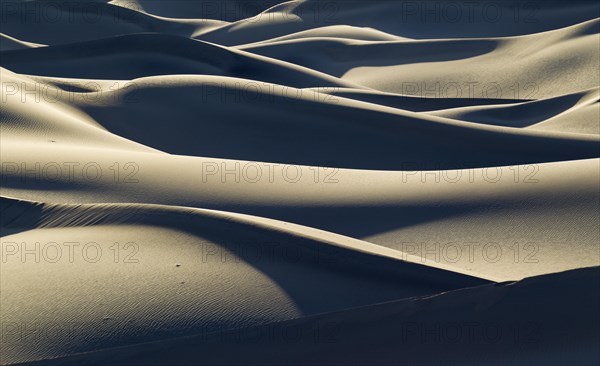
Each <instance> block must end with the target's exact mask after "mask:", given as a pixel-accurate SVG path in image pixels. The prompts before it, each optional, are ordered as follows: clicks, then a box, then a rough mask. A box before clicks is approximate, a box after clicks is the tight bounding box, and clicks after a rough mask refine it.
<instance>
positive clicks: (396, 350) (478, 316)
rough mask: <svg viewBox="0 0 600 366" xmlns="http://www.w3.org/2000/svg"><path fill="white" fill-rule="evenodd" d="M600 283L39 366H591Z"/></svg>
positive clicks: (435, 300)
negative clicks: (186, 362) (180, 365)
mask: <svg viewBox="0 0 600 366" xmlns="http://www.w3.org/2000/svg"><path fill="white" fill-rule="evenodd" d="M598 284H599V283H598V269H597V268H586V269H580V270H576V271H571V272H564V273H558V274H552V275H546V276H540V277H533V278H530V279H527V280H523V281H520V282H517V283H504V284H499V285H487V286H485V285H484V286H479V287H475V288H470V289H464V290H458V291H451V292H447V293H444V294H441V295H438V296H432V297H425V298H416V299H407V300H403V301H393V302H388V303H384V304H377V305H371V306H367V307H361V308H355V309H349V310H346V311H340V312H333V313H328V314H324V315H318V316H313V317H307V318H303V319H299V320H292V321H287V322H278V323H274V324H272V325H269V326H263V327H255V328H250V329H247V330H239V331H233V332H223V333H219V334H214V335H205V336H198V337H186V338H180V339H174V340H171V341H168V342H163V343H148V344H141V345H136V346H131V347H124V348H121V349H116V350H110V351H100V352H90V353H87V354H82V355H78V356H73V357H71V358H64V359H57V360H54V362H48V363H43V364H48V365H68V364H72V363H75V362H77V363H79V364H82V365H88V364H90V365H93V364H97V363H103V362H104V363H106V362H111V363H114V362H116V363H114V364H116V365H138V364H145V362H152V363H153V364H155V365H169V364H170V363H171V362H172V361H173V360H177V359H181V358H186V359H199V358H201V359H203V360H205V362H207V363H210V364H215V365H245V364H261V365H278V364H281V362H286V363H290V364H294V365H320V364H323V362H326V363H327V364H332V365H363V364H364V363H370V362H371V360H373V359H375V360H378V364H382V365H396V364H398V360H402V361H401V362H402V363H405V364H417V365H447V364H448V363H451V364H460V365H480V364H482V363H483V364H487V365H510V364H514V365H519V364H523V362H525V363H528V364H540V365H557V366H559V365H564V364H565V363H569V364H571V363H575V364H582V365H584V364H590V365H591V363H588V361H589V360H593V359H595V357H597V348H596V347H595V346H596V345H597V342H598V341H599V340H600V334H599V332H598V329H597V328H596V327H594V326H593V325H592V324H591V321H597V320H598V315H597V313H596V315H595V316H594V318H593V319H590V318H588V317H586V315H583V316H582V314H590V313H594V312H595V307H597V306H598V305H599V299H598V293H597V291H596V288H597V287H598ZM549 287H551V288H552V291H551V293H552V295H551V296H547V295H548V288H549ZM525 303H526V304H527V306H524V304H525ZM567 309H568V310H567ZM570 310H573V312H571V311H570ZM516 314H518V315H516ZM548 318H552V319H555V321H554V322H548V321H547V319H548ZM292 332H293V336H292V335H288V334H292ZM565 334H571V335H575V334H577V335H578V336H575V337H566V338H565V336H564V335H565ZM515 345H517V346H518V347H515ZM271 348H275V350H272V349H271ZM432 348H435V349H436V350H439V352H431V351H430V350H431V349H432ZM230 349H236V350H239V353H231V352H228V350H230ZM115 354H116V355H118V356H117V357H115ZM290 355H293V358H292V359H291V360H290V359H289V358H288V357H289V356H290ZM33 364H38V363H33Z"/></svg>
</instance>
